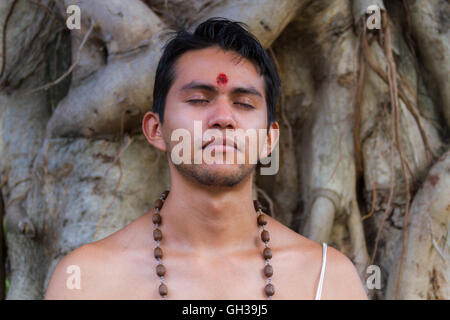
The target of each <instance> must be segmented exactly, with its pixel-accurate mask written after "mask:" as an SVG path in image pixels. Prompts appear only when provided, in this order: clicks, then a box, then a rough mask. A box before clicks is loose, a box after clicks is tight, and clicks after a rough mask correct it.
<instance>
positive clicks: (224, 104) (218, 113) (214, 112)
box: [208, 97, 236, 129]
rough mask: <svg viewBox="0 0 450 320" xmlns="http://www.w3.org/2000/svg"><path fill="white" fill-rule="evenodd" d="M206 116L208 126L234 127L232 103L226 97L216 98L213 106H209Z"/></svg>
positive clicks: (218, 127) (219, 127)
mask: <svg viewBox="0 0 450 320" xmlns="http://www.w3.org/2000/svg"><path fill="white" fill-rule="evenodd" d="M210 110H211V114H210V116H209V118H208V128H217V129H235V128H236V119H235V118H234V114H233V109H232V104H231V103H230V102H229V101H228V100H227V99H226V97H221V98H218V99H217V101H216V103H215V105H214V108H211V109H210Z"/></svg>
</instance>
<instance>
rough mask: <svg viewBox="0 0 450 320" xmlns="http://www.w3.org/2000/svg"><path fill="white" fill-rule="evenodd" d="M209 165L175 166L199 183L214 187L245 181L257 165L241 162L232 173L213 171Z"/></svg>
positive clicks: (229, 185) (228, 185)
mask: <svg viewBox="0 0 450 320" xmlns="http://www.w3.org/2000/svg"><path fill="white" fill-rule="evenodd" d="M207 166H208V165H203V164H202V165H201V164H184V163H181V164H178V165H175V168H176V169H177V170H178V171H179V172H180V173H181V174H182V175H183V176H184V177H187V178H191V179H194V180H195V181H197V182H198V183H200V184H202V185H206V186H214V187H234V186H235V185H237V184H239V183H240V182H242V181H244V180H245V179H246V178H248V176H249V175H250V174H251V173H252V172H253V170H255V167H256V165H248V164H239V165H236V166H238V170H233V172H232V173H230V174H225V173H221V174H218V173H216V172H212V171H211V170H208V168H207Z"/></svg>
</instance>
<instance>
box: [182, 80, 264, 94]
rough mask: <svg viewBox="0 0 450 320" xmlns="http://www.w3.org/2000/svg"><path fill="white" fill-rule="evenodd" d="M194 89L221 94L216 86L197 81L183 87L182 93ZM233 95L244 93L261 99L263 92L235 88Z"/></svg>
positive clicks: (248, 88)
mask: <svg viewBox="0 0 450 320" xmlns="http://www.w3.org/2000/svg"><path fill="white" fill-rule="evenodd" d="M194 89H197V90H205V91H209V92H212V93H216V94H217V93H219V91H218V90H217V88H216V87H215V86H212V85H210V84H207V83H202V82H197V81H191V82H189V83H188V84H185V85H184V86H183V87H181V89H180V92H183V91H188V90H194ZM231 93H232V94H237V93H243V94H250V95H254V96H258V97H260V98H262V97H263V96H262V94H261V92H259V91H258V90H257V89H256V88H255V87H234V88H233V89H232V90H231Z"/></svg>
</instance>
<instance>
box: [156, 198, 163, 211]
mask: <svg viewBox="0 0 450 320" xmlns="http://www.w3.org/2000/svg"><path fill="white" fill-rule="evenodd" d="M163 204H164V202H163V201H162V200H161V199H157V200H156V201H155V208H158V209H161V208H162V206H163Z"/></svg>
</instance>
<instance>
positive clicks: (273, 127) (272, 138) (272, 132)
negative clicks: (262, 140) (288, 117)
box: [267, 121, 280, 154]
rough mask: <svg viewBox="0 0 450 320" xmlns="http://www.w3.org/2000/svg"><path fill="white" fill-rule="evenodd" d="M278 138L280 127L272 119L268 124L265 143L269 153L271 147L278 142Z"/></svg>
mask: <svg viewBox="0 0 450 320" xmlns="http://www.w3.org/2000/svg"><path fill="white" fill-rule="evenodd" d="M279 138H280V127H279V125H278V122H277V121H273V122H272V123H271V124H270V128H269V132H268V134H267V143H268V148H269V154H272V151H273V149H275V146H276V145H277V143H278V140H279Z"/></svg>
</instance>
